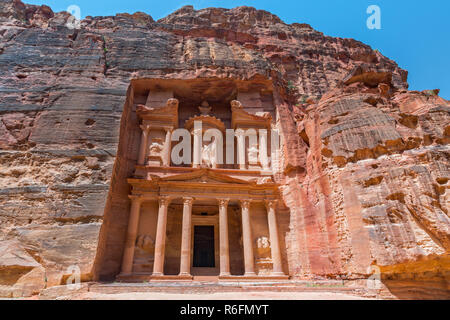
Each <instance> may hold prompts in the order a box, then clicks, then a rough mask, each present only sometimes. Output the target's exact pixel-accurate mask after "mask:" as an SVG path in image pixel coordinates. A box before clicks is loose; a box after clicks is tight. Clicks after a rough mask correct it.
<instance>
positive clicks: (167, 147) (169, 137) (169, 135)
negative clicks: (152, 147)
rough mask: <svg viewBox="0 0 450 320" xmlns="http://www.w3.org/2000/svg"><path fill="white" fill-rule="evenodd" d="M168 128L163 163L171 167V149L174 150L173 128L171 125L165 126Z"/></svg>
mask: <svg viewBox="0 0 450 320" xmlns="http://www.w3.org/2000/svg"><path fill="white" fill-rule="evenodd" d="M164 130H166V141H165V144H164V155H163V165H164V166H165V167H170V151H171V150H172V130H173V128H171V127H166V128H164Z"/></svg>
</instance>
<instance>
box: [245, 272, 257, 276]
mask: <svg viewBox="0 0 450 320" xmlns="http://www.w3.org/2000/svg"><path fill="white" fill-rule="evenodd" d="M244 277H256V273H255V272H246V273H244Z"/></svg>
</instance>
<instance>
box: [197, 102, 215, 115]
mask: <svg viewBox="0 0 450 320" xmlns="http://www.w3.org/2000/svg"><path fill="white" fill-rule="evenodd" d="M198 110H200V113H201V115H202V116H208V115H209V114H210V113H211V110H212V107H210V105H209V103H208V101H203V102H202V105H201V106H199V107H198Z"/></svg>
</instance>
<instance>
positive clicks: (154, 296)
mask: <svg viewBox="0 0 450 320" xmlns="http://www.w3.org/2000/svg"><path fill="white" fill-rule="evenodd" d="M75 299H88V300H366V298H363V297H358V296H354V295H349V294H343V293H333V292H226V293H210V294H176V293H157V292H151V293H150V292H129V293H118V294H102V293H95V292H87V293H83V294H81V295H79V296H77V297H75Z"/></svg>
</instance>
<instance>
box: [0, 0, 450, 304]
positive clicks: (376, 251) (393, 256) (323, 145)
mask: <svg viewBox="0 0 450 320" xmlns="http://www.w3.org/2000/svg"><path fill="white" fill-rule="evenodd" d="M68 18H69V16H68V14H66V13H53V12H52V11H51V9H50V8H48V7H46V6H41V7H39V6H31V5H25V4H23V3H22V2H20V1H18V0H14V1H12V0H6V1H5V0H2V1H1V2H0V38H1V44H0V74H1V77H0V186H1V190H0V203H1V206H0V223H1V225H0V230H1V233H0V288H1V289H0V291H1V294H2V295H6V296H10V295H29V294H32V293H35V292H39V290H42V289H43V288H44V287H46V286H52V285H57V284H59V283H61V282H62V281H63V279H64V275H67V273H69V272H68V271H67V268H68V267H69V266H71V265H78V266H79V267H80V268H81V271H82V274H83V277H84V279H86V280H87V279H89V278H90V277H91V276H92V274H91V270H92V268H93V263H94V257H95V255H96V250H97V243H98V239H99V230H100V226H101V223H102V217H103V209H104V206H105V199H106V197H107V194H108V190H109V186H110V183H111V181H110V177H111V174H112V167H113V163H114V161H115V155H116V151H117V144H118V138H119V128H120V119H121V116H122V110H123V106H124V103H125V100H126V95H127V88H128V87H129V85H130V82H131V80H133V79H141V78H167V79H192V78H214V77H217V78H227V77H228V78H235V79H245V80H249V79H250V80H251V79H255V78H258V77H261V76H263V77H266V78H269V79H271V80H272V81H273V82H274V84H275V87H276V93H277V94H276V100H277V101H275V102H276V105H277V112H278V123H279V127H280V129H281V132H282V134H283V141H284V149H283V152H284V156H283V168H284V174H283V175H281V176H279V177H278V179H279V182H280V183H282V185H283V186H282V193H283V199H284V201H285V203H286V205H287V206H288V207H289V209H290V214H291V218H290V226H289V228H290V231H289V233H288V234H287V236H286V244H287V246H288V260H289V270H290V273H291V275H293V276H296V277H299V278H305V279H310V278H317V277H328V278H330V277H331V278H349V279H351V278H364V277H367V276H368V274H370V270H368V268H369V266H370V265H372V264H376V265H378V266H381V267H382V268H384V269H382V270H383V271H385V272H386V274H387V275H388V276H387V277H388V278H389V279H391V280H393V281H394V280H395V279H398V278H399V276H398V275H399V274H402V275H405V274H407V275H408V276H409V277H416V278H417V277H419V278H420V277H423V278H424V279H425V280H426V281H431V282H433V281H434V282H433V283H432V284H431V285H430V287H433V288H436V287H439V290H441V291H439V294H441V295H442V292H448V291H446V288H443V287H442V285H441V284H442V283H443V282H444V286H445V281H446V280H447V279H448V277H449V274H448V273H449V271H448V267H447V268H446V267H442V266H443V265H444V266H445V265H446V263H447V266H448V259H447V258H446V257H447V256H446V254H448V251H449V246H450V236H449V235H450V230H449V227H450V220H449V215H448V201H449V200H448V194H449V193H448V188H449V187H448V176H449V160H448V159H449V148H448V143H449V135H450V127H449V123H450V121H449V109H450V106H449V102H448V101H446V100H444V99H441V98H439V97H438V95H437V92H435V91H428V92H424V93H420V92H409V91H407V87H408V85H407V82H406V80H407V72H406V71H404V70H402V69H400V68H399V67H398V66H397V64H396V63H395V62H393V61H391V60H389V59H388V58H386V57H384V56H382V55H381V54H380V53H379V52H376V51H373V50H372V49H371V48H370V47H369V46H367V45H364V44H363V43H361V42H358V41H355V40H352V39H340V38H332V37H327V36H325V35H323V34H322V33H320V32H318V31H315V30H313V29H312V28H311V27H310V26H308V25H305V24H292V25H287V24H285V23H283V22H282V21H281V20H280V19H279V18H278V17H276V16H274V15H272V14H270V13H268V12H265V11H258V10H255V9H253V8H249V7H239V8H235V9H232V10H226V9H215V8H209V9H204V10H199V11H195V10H193V8H192V7H190V6H187V7H184V8H182V9H180V10H178V11H176V12H174V13H173V14H171V15H169V16H168V17H166V18H164V19H162V20H160V21H157V22H155V21H154V20H153V19H152V18H151V17H150V16H148V15H146V14H143V13H136V14H133V15H129V14H118V15H116V16H114V17H96V18H92V17H88V18H86V19H85V20H83V21H82V23H81V28H80V29H79V30H75V29H73V30H72V29H68V28H67V27H66V26H65V24H66V22H67V19H68ZM126 205H127V204H124V207H126ZM118 228H122V229H124V228H126V226H118ZM436 259H437V260H436ZM433 261H438V262H436V263H433ZM411 263H418V265H415V267H414V268H410V269H408V268H406V267H405V266H408V265H409V264H411ZM405 268H406V269H405ZM405 270H413V271H410V273H411V274H408V272H405ZM418 275H419V276H418ZM425 280H424V281H425ZM435 283H438V285H435ZM399 294H401V292H400V293H399Z"/></svg>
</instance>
